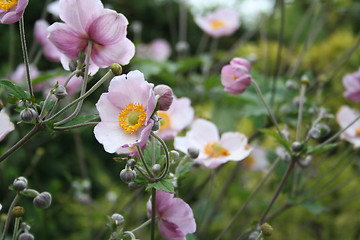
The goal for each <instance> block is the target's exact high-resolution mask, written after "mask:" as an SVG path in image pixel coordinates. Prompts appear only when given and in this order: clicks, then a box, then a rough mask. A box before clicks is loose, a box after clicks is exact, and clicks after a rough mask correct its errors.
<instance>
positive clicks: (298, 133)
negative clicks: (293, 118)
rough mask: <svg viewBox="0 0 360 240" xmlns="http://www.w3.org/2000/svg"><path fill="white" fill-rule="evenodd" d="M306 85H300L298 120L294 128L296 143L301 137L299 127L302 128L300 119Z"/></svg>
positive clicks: (301, 117)
mask: <svg viewBox="0 0 360 240" xmlns="http://www.w3.org/2000/svg"><path fill="white" fill-rule="evenodd" d="M306 85H307V83H301V88H300V100H299V101H300V102H299V112H298V120H297V126H296V141H300V136H301V126H302V119H303V109H304V101H305V91H306Z"/></svg>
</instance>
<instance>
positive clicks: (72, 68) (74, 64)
mask: <svg viewBox="0 0 360 240" xmlns="http://www.w3.org/2000/svg"><path fill="white" fill-rule="evenodd" d="M76 68H77V62H76V60H74V59H73V60H71V61H70V62H69V70H70V71H71V72H74V71H75V70H76Z"/></svg>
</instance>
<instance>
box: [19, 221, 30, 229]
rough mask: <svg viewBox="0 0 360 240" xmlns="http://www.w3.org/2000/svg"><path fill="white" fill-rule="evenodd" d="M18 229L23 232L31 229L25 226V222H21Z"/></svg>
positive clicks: (27, 225)
mask: <svg viewBox="0 0 360 240" xmlns="http://www.w3.org/2000/svg"><path fill="white" fill-rule="evenodd" d="M20 228H21V229H22V230H23V231H29V230H30V229H31V227H30V225H29V224H27V223H26V222H21V223H20Z"/></svg>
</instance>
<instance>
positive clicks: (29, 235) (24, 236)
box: [19, 232, 35, 240]
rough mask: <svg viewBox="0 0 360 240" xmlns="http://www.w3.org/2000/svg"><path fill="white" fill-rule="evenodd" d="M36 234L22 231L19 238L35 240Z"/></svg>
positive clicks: (21, 239)
mask: <svg viewBox="0 0 360 240" xmlns="http://www.w3.org/2000/svg"><path fill="white" fill-rule="evenodd" d="M34 239H35V238H34V235H32V234H31V233H27V232H25V233H22V234H20V236H19V240H34Z"/></svg>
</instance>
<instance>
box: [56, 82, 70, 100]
mask: <svg viewBox="0 0 360 240" xmlns="http://www.w3.org/2000/svg"><path fill="white" fill-rule="evenodd" d="M54 95H55V97H56V98H57V99H62V98H64V97H66V95H67V92H66V88H65V87H64V86H62V85H59V86H58V87H57V88H56V89H55V91H54Z"/></svg>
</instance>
